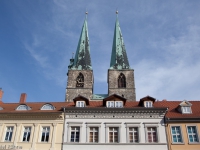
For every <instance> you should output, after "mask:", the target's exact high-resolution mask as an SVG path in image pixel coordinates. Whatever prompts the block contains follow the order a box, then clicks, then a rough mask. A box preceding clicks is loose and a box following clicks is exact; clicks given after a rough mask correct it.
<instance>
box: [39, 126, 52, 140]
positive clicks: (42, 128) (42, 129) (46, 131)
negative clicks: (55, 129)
mask: <svg viewBox="0 0 200 150" xmlns="http://www.w3.org/2000/svg"><path fill="white" fill-rule="evenodd" d="M44 128H49V131H48V130H45V131H44ZM43 131H44V132H43ZM43 133H45V141H42V137H43ZM47 133H48V136H49V137H48V141H46V134H47ZM50 133H51V127H50V126H42V127H41V136H40V142H41V143H49V142H50V141H51V140H50Z"/></svg>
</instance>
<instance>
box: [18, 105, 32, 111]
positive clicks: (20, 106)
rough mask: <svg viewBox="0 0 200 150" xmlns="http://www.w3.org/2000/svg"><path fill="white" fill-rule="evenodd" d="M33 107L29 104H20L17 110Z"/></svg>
mask: <svg viewBox="0 0 200 150" xmlns="http://www.w3.org/2000/svg"><path fill="white" fill-rule="evenodd" d="M30 109H31V108H30V107H28V106H27V105H19V106H18V107H17V109H16V110H30Z"/></svg>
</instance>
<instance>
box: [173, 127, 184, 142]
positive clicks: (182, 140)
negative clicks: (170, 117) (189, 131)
mask: <svg viewBox="0 0 200 150" xmlns="http://www.w3.org/2000/svg"><path fill="white" fill-rule="evenodd" d="M172 127H179V128H180V136H181V142H174V140H173V134H172ZM170 133H171V140H172V141H171V143H172V144H184V138H183V133H182V127H181V125H171V126H170Z"/></svg>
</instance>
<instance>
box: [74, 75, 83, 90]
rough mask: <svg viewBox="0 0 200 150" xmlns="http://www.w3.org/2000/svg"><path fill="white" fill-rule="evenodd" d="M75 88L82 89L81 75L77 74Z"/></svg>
mask: <svg viewBox="0 0 200 150" xmlns="http://www.w3.org/2000/svg"><path fill="white" fill-rule="evenodd" d="M76 87H84V76H83V74H82V73H79V75H78V77H77V78H76Z"/></svg>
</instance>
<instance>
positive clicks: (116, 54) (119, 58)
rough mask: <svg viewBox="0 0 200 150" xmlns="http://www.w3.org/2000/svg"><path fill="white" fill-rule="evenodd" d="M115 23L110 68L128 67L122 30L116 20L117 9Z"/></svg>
mask: <svg viewBox="0 0 200 150" xmlns="http://www.w3.org/2000/svg"><path fill="white" fill-rule="evenodd" d="M116 14H117V18H116V23H115V31H114V38H113V46H112V54H111V61H110V69H130V66H129V62H128V57H127V55H126V49H125V45H124V41H123V37H122V32H121V29H120V26H119V21H118V11H116Z"/></svg>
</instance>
